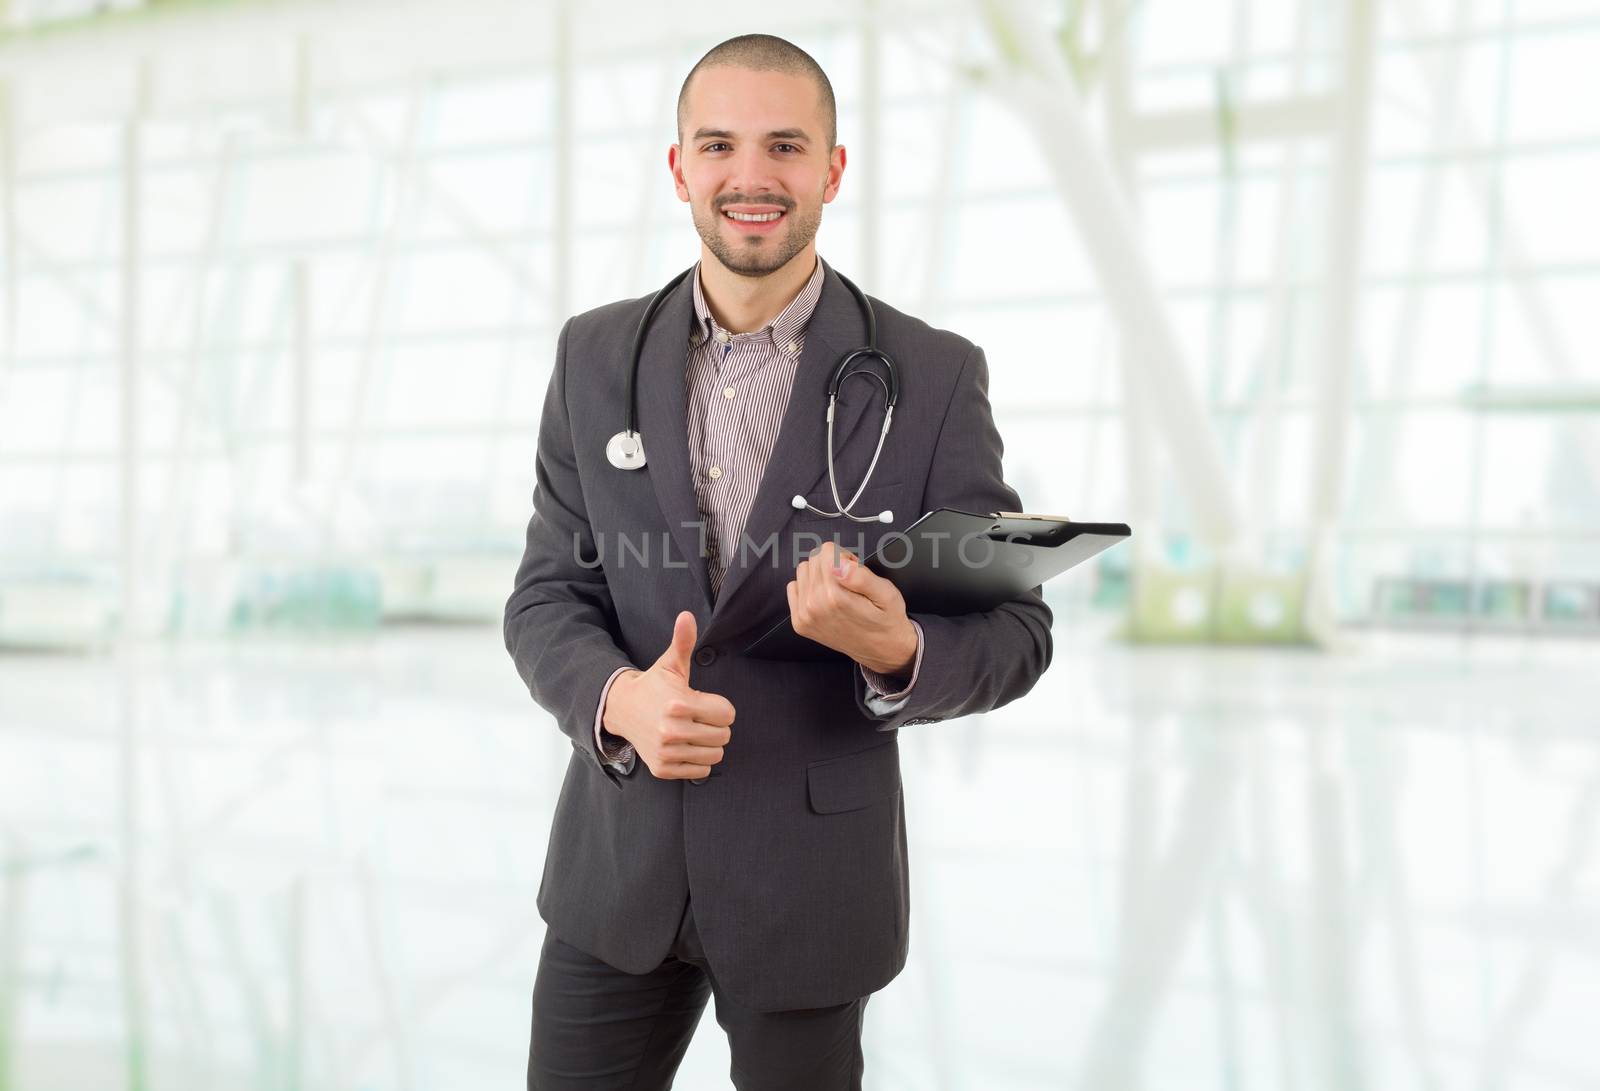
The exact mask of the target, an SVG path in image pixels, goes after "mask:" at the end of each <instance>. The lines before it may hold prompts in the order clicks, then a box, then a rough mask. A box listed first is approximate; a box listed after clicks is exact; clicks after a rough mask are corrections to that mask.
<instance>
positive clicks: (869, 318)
mask: <svg viewBox="0 0 1600 1091" xmlns="http://www.w3.org/2000/svg"><path fill="white" fill-rule="evenodd" d="M694 269H695V267H694V266H693V265H691V266H689V268H687V269H685V270H684V271H683V272H681V273H679V274H678V275H677V276H675V277H673V278H672V279H671V280H670V281H668V282H667V285H666V287H664V288H662V289H661V290H660V291H659V292H657V293H656V294H655V298H654V299H652V300H650V305H649V306H648V307H646V308H645V310H644V317H643V318H641V319H640V320H639V328H638V330H636V331H635V332H634V335H633V364H632V367H631V369H630V370H629V372H628V426H627V427H626V428H624V429H623V430H622V431H620V432H618V433H617V434H616V435H614V436H612V437H611V441H610V442H609V443H607V444H606V459H607V460H608V461H609V462H610V463H611V465H613V466H615V467H616V468H617V469H619V470H637V469H641V468H642V467H643V466H644V464H645V457H644V440H643V439H642V438H641V437H640V435H639V407H638V404H637V402H636V401H635V388H636V386H637V385H638V379H639V356H640V354H641V353H642V352H643V351H644V339H645V334H646V333H647V332H649V329H650V320H651V319H652V318H654V317H655V314H656V310H657V309H658V308H659V307H660V306H661V303H662V301H663V300H665V299H666V298H667V296H668V295H669V294H671V292H672V290H673V289H674V288H676V287H677V286H678V285H679V284H681V283H683V279H684V277H687V276H688V275H689V274H690V273H692V272H694ZM835 275H837V276H839V279H840V280H842V281H844V284H845V287H847V288H849V289H850V294H851V295H853V296H855V297H856V305H857V306H859V307H860V308H861V316H862V318H864V319H865V320H866V323H867V345H866V347H865V348H859V349H856V350H855V351H854V352H849V353H846V354H845V355H844V356H843V357H841V358H840V360H839V362H838V363H837V364H834V365H833V374H832V376H830V377H829V379H828V487H829V488H830V489H832V490H833V502H834V504H835V505H837V507H838V510H837V511H823V510H822V509H821V508H818V507H812V505H811V504H809V503H807V502H806V498H805V497H803V496H801V495H799V494H798V493H796V494H795V497H794V499H793V500H791V501H789V503H790V506H791V507H793V508H794V509H795V510H796V511H801V510H804V509H809V510H811V511H814V512H816V513H817V514H818V515H822V516H826V517H827V518H829V519H837V518H839V517H840V516H843V517H844V518H846V519H853V520H855V521H856V522H858V523H892V522H894V512H892V511H880V512H879V513H878V514H877V515H872V516H865V515H856V514H855V513H853V512H852V511H851V510H850V509H851V508H853V507H855V503H856V501H857V500H859V499H860V498H861V493H862V490H864V489H865V488H866V487H867V482H868V481H871V480H872V471H873V468H874V467H876V466H877V465H878V455H879V454H881V453H882V451H883V441H884V440H885V439H886V438H887V437H888V435H889V422H890V421H891V420H893V419H894V403H895V402H896V401H898V400H899V397H900V369H899V368H897V367H896V366H895V362H894V361H893V360H891V359H890V358H889V354H888V353H886V352H884V351H883V350H881V349H880V348H878V319H877V317H876V316H875V315H874V314H873V313H872V304H871V303H868V302H867V297H866V296H864V295H862V294H861V289H860V288H857V287H856V286H855V285H854V284H853V283H851V282H850V280H849V279H847V278H846V277H844V276H843V275H840V274H837V273H836V274H835ZM874 356H876V357H877V358H878V359H879V360H882V361H883V366H884V367H885V368H886V369H888V372H889V378H888V379H887V380H885V379H884V377H883V376H882V375H879V374H878V373H877V372H876V371H868V370H861V371H851V372H849V374H846V369H847V368H848V367H849V366H850V364H851V363H852V362H854V361H855V360H857V359H862V358H870V357H874ZM850 375H870V376H871V377H872V378H874V379H876V380H878V384H879V385H880V386H882V387H883V397H884V401H883V428H882V429H880V430H879V432H878V446H877V449H876V450H874V451H873V452H872V461H871V462H869V463H868V464H867V473H866V476H865V477H863V478H862V479H861V484H860V486H859V487H858V488H857V489H856V491H855V495H854V496H852V497H850V503H848V504H845V503H841V502H840V500H839V482H838V479H837V478H836V477H835V476H834V470H833V409H834V403H835V402H836V401H837V400H838V397H839V385H840V384H841V383H842V382H843V381H844V380H845V379H847V378H849V377H850Z"/></svg>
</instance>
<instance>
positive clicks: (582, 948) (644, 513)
mask: <svg viewBox="0 0 1600 1091" xmlns="http://www.w3.org/2000/svg"><path fill="white" fill-rule="evenodd" d="M835 137H836V133H835V108H834V98H833V89H832V87H831V86H830V84H829V82H828V78H827V76H826V75H824V73H823V71H822V69H821V68H820V67H818V65H817V63H816V62H815V61H814V60H812V58H811V57H810V56H809V55H807V54H806V53H805V52H803V51H802V50H800V49H798V48H796V47H795V46H793V45H791V44H790V43H788V42H786V41H784V40H783V39H780V38H774V37H771V36H768V35H759V34H752V35H744V36H741V37H738V38H733V39H731V40H729V41H726V42H723V43H722V44H720V45H718V46H716V47H715V48H714V49H712V50H711V51H710V52H709V53H707V54H706V55H705V56H704V57H703V58H701V60H700V61H699V63H698V64H696V65H695V67H694V68H693V69H692V70H691V71H690V73H689V75H688V77H687V78H686V79H685V81H684V84H683V88H682V91H681V92H680V94H679V98H678V143H676V144H674V145H672V146H671V148H670V149H669V150H668V152H667V165H668V167H669V169H670V170H671V173H672V179H673V184H674V186H675V187H676V189H677V194H678V198H679V199H680V200H681V201H683V202H685V203H687V204H688V205H689V206H690V209H691V210H692V212H693V215H694V224H695V228H696V230H697V231H698V232H699V235H700V239H701V243H702V245H701V250H700V260H699V264H698V266H697V268H696V269H695V271H694V273H693V274H692V275H690V276H689V277H688V278H687V279H685V280H683V281H682V282H681V283H680V284H679V285H678V286H677V288H676V289H675V290H673V291H672V292H671V293H670V294H669V295H668V296H667V297H666V298H665V299H664V301H663V303H662V305H661V307H660V309H659V311H658V312H657V313H656V315H655V318H654V320H653V322H652V323H651V324H650V328H649V334H648V337H647V339H646V341H645V343H644V347H643V351H642V355H641V358H640V362H639V376H638V399H637V400H638V411H639V434H640V438H641V439H642V441H643V444H644V450H645V454H646V460H645V465H644V466H643V467H640V468H635V469H627V468H618V467H617V466H615V465H613V464H612V462H611V461H610V460H609V459H608V457H607V450H606V447H607V441H608V440H609V439H610V438H611V437H612V436H613V435H614V434H615V433H616V432H617V431H618V430H620V429H621V428H622V427H623V425H624V424H625V422H626V419H627V384H628V372H629V367H630V363H631V352H630V349H631V345H632V340H633V336H634V333H635V331H636V330H637V329H638V327H639V324H640V319H641V318H642V316H643V314H644V311H645V307H646V305H647V303H648V301H649V298H650V297H649V296H645V297H642V298H639V299H629V300H623V301H621V302H618V303H612V304H609V305H607V306H604V307H599V308H597V309H595V310H592V311H588V312H586V313H584V314H580V315H577V316H576V317H574V318H572V319H570V320H569V321H568V322H567V324H566V326H565V327H564V328H563V329H562V331H561V334H560V338H559V343H558V346H557V350H556V361H555V367H554V371H553V373H552V375H551V378H550V386H549V392H548V395H547V398H546V401H545V405H544V412H543V417H542V419H541V423H540V430H539V442H538V458H537V462H536V465H535V487H534V494H533V507H534V512H533V516H532V518H531V520H530V522H529V524H528V532H527V548H526V552H525V554H524V556H523V558H522V562H521V565H520V566H519V568H518V570H517V574H516V582H515V588H514V590H513V591H512V594H511V597H510V599H509V601H508V602H507V603H506V611H505V640H506V647H507V649H508V650H509V651H510V653H511V656H512V659H513V660H514V661H515V663H516V667H517V671H518V673H519V674H520V675H521V677H522V679H523V681H524V682H526V683H527V685H528V688H529V691H530V692H531V694H532V696H533V698H534V700H535V701H536V702H538V704H539V705H541V706H542V707H543V708H544V709H546V710H547V711H548V712H550V713H551V714H552V715H553V716H554V717H555V720H556V723H557V725H558V726H559V727H560V729H561V730H562V731H563V732H564V733H565V734H566V735H567V736H569V737H570V739H571V742H572V747H573V750H574V754H573V756H572V758H571V759H570V761H569V764H568V767H567V772H566V778H565V781H564V782H563V784H562V788H561V796H560V800H559V802H558V803H557V805H556V813H555V818H554V821H553V825H552V828H551V831H550V842H549V848H548V852H547V854H546V857H545V865H544V873H543V877H542V881H541V883H540V888H539V894H538V898H537V904H538V908H539V912H540V915H541V916H542V917H543V918H544V920H545V921H546V923H547V925H548V927H547V930H546V934H545V939H544V944H543V948H542V950H541V952H540V960H539V968H538V973H537V976H536V979H535V983H534V990H533V1020H532V1033H531V1041H530V1048H529V1058H528V1087H529V1088H530V1089H538V1091H554V1089H566V1088H584V1089H600V1088H617V1089H622V1088H667V1087H669V1086H671V1083H672V1079H673V1075H674V1073H675V1072H676V1070H677V1067H678V1064H679V1062H680V1061H681V1060H682V1058H683V1055H684V1052H685V1050H686V1049H687V1047H688V1044H689V1039H690V1037H691V1035H692V1034H693V1032H694V1029H695V1026H696V1024H697V1023H698V1021H699V1019H700V1015H701V1012H702V1011H703V1009H704V1007H705V1004H706V1001H707V999H708V997H713V998H714V999H715V1011H716V1019H717V1022H718V1023H719V1024H720V1025H721V1026H722V1028H723V1030H724V1031H725V1032H726V1033H727V1035H728V1041H729V1045H730V1048H731V1053H732V1058H733V1063H732V1072H731V1075H732V1078H733V1082H734V1084H735V1086H737V1087H738V1088H740V1089H743V1091H778V1089H788V1088H793V1089H796V1091H800V1089H803V1091H829V1089H836V1088H837V1089H843V1088H859V1087H860V1086H861V1076H862V1072H863V1069H864V1061H863V1057H862V1052H861V1028H862V1018H863V1014H864V1012H865V1007H866V1001H867V998H868V997H869V996H870V995H871V994H872V993H873V992H875V991H876V990H878V989H881V988H883V986H884V985H886V984H888V983H889V981H891V980H892V979H893V978H894V977H895V975H896V974H898V973H899V972H900V970H901V968H902V967H903V966H904V965H905V960H906V952H907V943H908V934H909V919H910V913H909V910H910V906H909V904H908V869H907V853H906V832H905V807H904V803H903V800H902V798H901V791H900V787H901V783H900V763H899V747H898V742H897V734H898V731H899V729H900V727H901V726H902V725H910V724H928V723H932V722H934V721H937V720H944V719H951V718H953V717H958V716H965V715H967V714H969V713H974V712H982V711H985V710H988V709H993V708H998V707H1000V706H1001V705H1004V704H1006V703H1008V702H1010V701H1013V700H1015V699H1016V698H1018V697H1021V696H1022V695H1023V694H1025V693H1027V692H1028V690H1029V689H1030V688H1032V686H1033V684H1034V683H1035V681H1037V680H1038V678H1039V676H1040V675H1041V674H1042V673H1044V671H1045V669H1046V668H1047V667H1048V666H1049V663H1050V656H1051V638H1050V623H1051V614H1050V610H1049V609H1048V607H1046V606H1045V604H1044V600H1043V597H1042V596H1041V595H1040V593H1039V590H1040V589H1039V588H1037V587H1035V588H1033V589H1031V590H1030V591H1029V592H1027V593H1026V594H1023V595H1020V596H1018V597H1017V598H1016V599H1014V600H1012V601H1009V602H1006V603H1003V604H1001V605H1000V606H999V607H997V608H995V609H993V610H989V611H987V612H983V613H970V614H965V615H962V616H959V617H942V616H938V615H933V614H922V613H912V614H908V613H907V612H906V605H905V602H904V601H903V600H902V598H901V596H900V593H899V592H898V591H897V590H896V588H895V587H894V585H893V584H892V583H890V582H889V581H888V580H886V579H883V578H881V577H879V576H877V575H875V574H873V573H872V572H870V571H868V570H867V569H866V568H865V567H863V566H862V565H860V564H859V563H857V561H858V559H859V558H860V557H864V556H866V555H867V554H868V553H870V552H871V551H872V550H873V549H874V548H876V546H877V544H878V543H879V542H880V541H881V539H882V538H883V537H884V535H886V534H891V533H894V532H896V531H898V530H903V529H904V528H905V527H907V526H909V525H910V523H912V522H913V521H915V519H916V518H917V517H918V516H919V515H921V514H922V513H923V512H924V511H928V510H932V509H934V508H938V507H942V506H944V507H954V508H960V509H963V510H966V511H973V512H995V511H1005V510H1011V511H1015V510H1019V509H1020V507H1021V505H1020V503H1019V501H1018V497H1017V494H1016V492H1015V491H1013V490H1012V489H1011V488H1010V487H1009V486H1007V485H1006V483H1005V481H1004V480H1003V479H1002V476H1001V453H1002V444H1001V440H1000V435H999V433H998V432H997V431H996V429H995V425H994V420H993V417H992V415H991V413H990V408H989V401H988V365H987V363H986V362H985V359H984V355H983V351H982V350H981V349H979V348H978V347H977V346H975V345H973V344H972V343H971V342H970V341H967V340H966V339H965V338H963V337H961V336H959V335H957V334H955V333H951V332H949V331H946V330H941V329H936V328H934V327H931V326H929V325H927V324H926V323H924V322H922V321H921V320H919V319H916V318H913V317H911V316H910V315H907V314H904V313H902V312H900V311H897V310H895V309H894V308H892V307H890V306H889V305H888V304H885V303H882V302H879V301H877V300H875V299H874V300H872V306H873V309H874V310H875V312H876V315H877V336H878V344H879V347H880V348H882V349H883V350H884V351H885V352H887V353H888V354H889V355H890V356H891V357H892V358H893V359H894V360H895V361H896V362H897V364H898V366H899V369H900V373H901V374H900V395H899V402H898V404H897V406H896V408H895V412H894V417H893V423H892V426H891V430H890V432H889V434H888V437H887V439H886V440H885V442H884V446H883V450H882V454H881V456H880V457H879V459H878V462H877V465H876V467H875V468H874V469H873V471H872V474H871V477H870V479H868V484H867V486H866V488H865V490H864V491H863V492H862V493H861V496H860V498H859V499H858V500H857V501H856V503H855V504H853V505H851V504H849V499H850V496H851V495H852V494H853V493H854V492H855V491H856V488H857V486H858V485H859V484H860V483H861V481H862V480H863V476H864V475H865V474H866V471H867V467H868V464H869V463H870V462H871V460H872V455H873V451H874V448H875V447H876V445H877V440H878V435H879V432H880V429H881V425H882V420H883V405H884V387H883V386H882V385H881V384H880V382H879V381H877V379H876V378H874V377H873V376H872V375H868V374H852V375H850V376H849V377H848V379H847V381H845V382H844V383H843V384H842V386H841V388H840V391H839V400H838V410H837V414H836V418H835V422H834V460H835V464H836V471H837V475H838V481H839V489H840V494H841V499H843V500H844V501H845V503H846V506H848V507H849V508H850V509H851V514H852V515H855V516H858V517H859V521H858V520H857V519H852V518H850V517H849V516H842V517H840V516H835V515H833V513H834V512H835V511H836V509H835V508H834V500H833V493H832V490H831V488H830V486H829V481H828V473H827V469H826V467H827V461H826V460H827V442H828V441H827V426H826V422H825V419H824V418H825V412H826V407H827V393H826V387H827V382H828V376H829V373H830V371H831V370H832V369H833V367H834V364H835V363H836V362H837V361H838V360H839V359H840V358H841V357H842V356H843V355H844V354H846V353H849V352H850V351H852V350H854V349H856V348H859V347H861V346H863V345H865V344H866V343H867V331H866V326H865V322H864V319H863V314H862V311H861V308H860V307H858V305H857V303H856V301H855V299H854V297H853V296H852V295H851V293H850V292H849V290H848V288H847V287H846V286H845V285H844V284H843V283H842V282H841V281H840V279H839V276H838V275H837V274H836V273H834V271H833V270H832V269H831V268H830V267H829V266H828V265H826V264H825V263H824V262H822V261H821V260H820V259H819V258H818V256H817V250H816V232H817V227H818V225H819V223H820V222H821V219H822V206H823V205H825V204H827V203H829V202H830V201H832V200H833V199H834V197H835V196H836V195H837V194H838V192H839V183H840V179H841V178H842V176H843V174H844V168H845V149H844V147H843V146H841V145H838V144H837V143H835ZM893 188H894V187H893V186H891V187H890V189H891V190H892V189H893ZM874 367H877V368H878V370H879V372H880V375H881V370H882V369H881V366H879V365H864V366H863V370H864V371H869V370H872V369H873V368H874ZM797 495H799V496H801V497H803V498H804V499H805V500H806V502H807V507H805V508H804V509H797V508H796V507H794V506H793V504H792V500H793V498H794V497H795V496H797ZM880 512H888V513H889V514H888V516H887V521H881V520H880V518H879V513H880ZM835 537H836V538H838V539H839V542H835V541H834V540H833V539H834V538H835ZM819 543H820V545H819ZM844 546H848V548H844ZM785 611H788V612H791V613H792V615H793V619H794V628H795V630H796V631H797V632H798V633H799V634H800V635H801V636H804V637H808V638H810V640H811V641H814V642H815V643H816V644H817V645H819V646H820V647H819V648H818V652H819V653H820V654H821V655H822V656H823V657H824V658H817V659H805V660H799V659H794V660H787V659H766V658H757V657H755V656H753V655H745V654H743V651H744V649H745V648H746V646H747V645H748V644H749V643H750V641H751V640H752V639H754V637H755V636H757V635H758V634H759V633H761V632H762V631H764V630H765V629H766V628H767V627H768V626H769V625H771V624H772V622H773V621H774V620H775V619H776V618H780V617H782V616H783V613H784V612H785ZM826 649H831V651H828V650H826Z"/></svg>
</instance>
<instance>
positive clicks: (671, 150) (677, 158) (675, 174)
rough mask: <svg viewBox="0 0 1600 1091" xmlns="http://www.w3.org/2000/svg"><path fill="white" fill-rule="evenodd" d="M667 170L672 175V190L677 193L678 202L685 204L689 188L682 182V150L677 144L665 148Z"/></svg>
mask: <svg viewBox="0 0 1600 1091" xmlns="http://www.w3.org/2000/svg"><path fill="white" fill-rule="evenodd" d="M667 170H668V171H669V172H671V174H672V188H673V189H675V190H677V191H678V200H680V201H683V202H684V203H686V204H687V203H688V201H689V187H688V186H687V185H686V184H684V181H683V148H682V147H681V146H679V145H677V144H669V145H668V146H667Z"/></svg>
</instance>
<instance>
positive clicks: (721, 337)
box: [717, 330, 729, 345]
mask: <svg viewBox="0 0 1600 1091" xmlns="http://www.w3.org/2000/svg"><path fill="white" fill-rule="evenodd" d="M717 340H718V341H721V342H722V343H723V344H724V345H726V344H727V343H728V340H729V338H728V331H727V330H718V331H717Z"/></svg>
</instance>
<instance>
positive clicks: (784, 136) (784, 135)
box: [694, 129, 811, 140]
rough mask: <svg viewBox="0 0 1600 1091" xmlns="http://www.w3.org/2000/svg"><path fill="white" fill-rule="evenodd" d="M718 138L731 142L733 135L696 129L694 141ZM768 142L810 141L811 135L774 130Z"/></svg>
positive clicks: (796, 130) (720, 131)
mask: <svg viewBox="0 0 1600 1091" xmlns="http://www.w3.org/2000/svg"><path fill="white" fill-rule="evenodd" d="M712 136H714V137H716V138H717V139H719V140H730V139H732V137H733V134H732V133H731V132H729V131H728V130H727V129H696V130H695V131H694V139H696V140H704V139H706V138H707V137H712ZM767 139H768V140H810V139H811V137H810V135H809V134H808V133H807V132H806V131H805V130H804V129H773V130H772V131H771V132H769V133H768V134H767Z"/></svg>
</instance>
